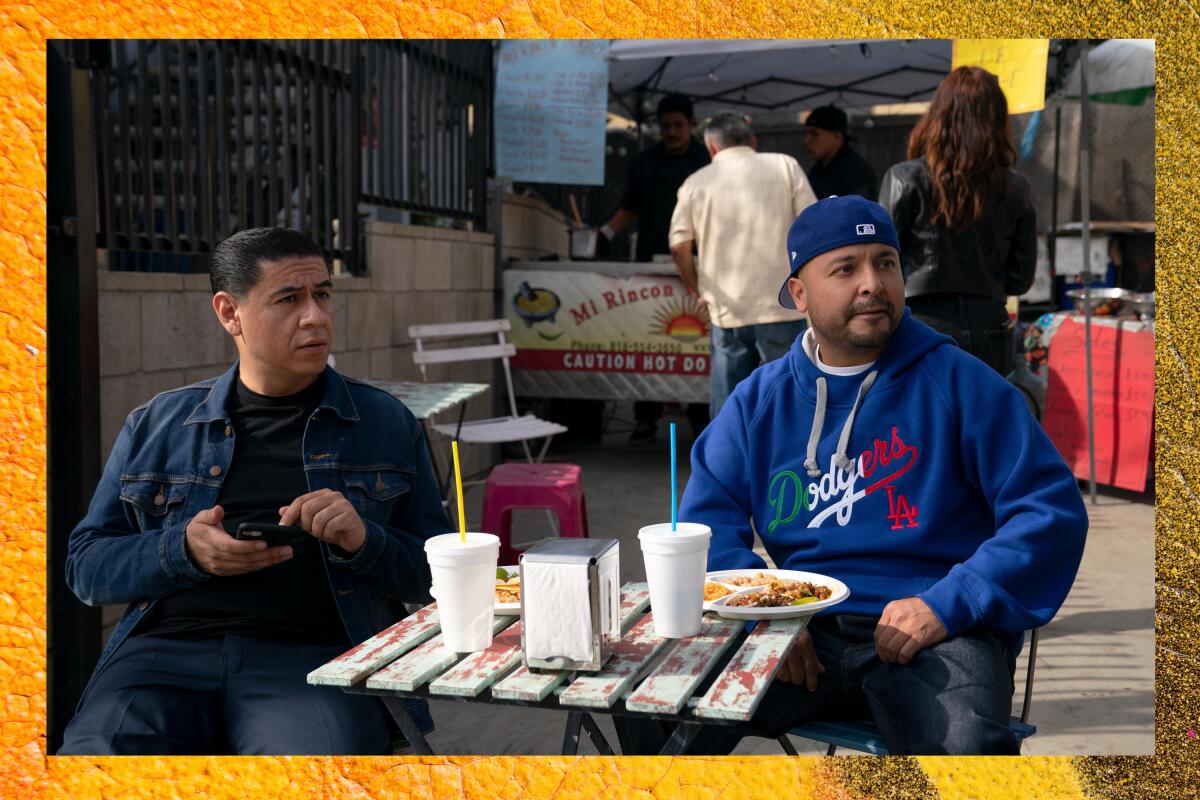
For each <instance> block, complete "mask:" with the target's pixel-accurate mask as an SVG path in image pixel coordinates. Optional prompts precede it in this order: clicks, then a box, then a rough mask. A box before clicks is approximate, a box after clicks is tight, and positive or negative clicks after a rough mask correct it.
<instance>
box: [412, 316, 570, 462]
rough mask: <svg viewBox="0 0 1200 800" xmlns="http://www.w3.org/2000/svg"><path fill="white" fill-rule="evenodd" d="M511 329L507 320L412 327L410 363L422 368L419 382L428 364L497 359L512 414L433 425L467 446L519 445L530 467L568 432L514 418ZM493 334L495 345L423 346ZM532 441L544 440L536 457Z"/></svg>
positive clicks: (526, 417)
mask: <svg viewBox="0 0 1200 800" xmlns="http://www.w3.org/2000/svg"><path fill="white" fill-rule="evenodd" d="M511 328H512V326H511V325H510V324H509V322H508V320H506V319H489V320H481V321H477V322H452V323H448V324H445V325H413V326H411V327H410V328H409V329H408V335H409V336H410V337H412V339H413V342H414V344H415V347H416V349H415V350H414V352H413V362H414V363H416V365H417V366H418V367H420V369H421V379H422V380H426V381H427V380H429V376H428V374H427V372H426V367H427V366H428V365H429V364H451V363H457V362H462V361H485V360H491V359H496V358H498V359H500V362H501V364H502V365H503V367H504V382H505V385H506V388H507V389H508V408H509V411H510V412H511V413H510V415H509V416H507V417H493V418H492V419H481V420H471V421H469V422H463V421H462V420H461V419H460V421H459V422H458V424H456V425H454V424H447V425H434V426H433V428H434V430H436V431H437V432H438V433H441V434H443V435H445V436H449V437H452V438H456V439H458V440H459V441H460V442H467V443H470V444H507V443H509V442H520V443H521V446H522V447H523V448H524V450H525V458H526V460H528V461H529V462H530V463H531V464H534V463H540V462H541V460H542V458H543V457H545V455H546V450H547V448H549V447H550V440H551V439H553V438H554V437H555V436H556V435H558V434H560V433H566V432H567V429H566V428H565V427H564V426H562V425H558V424H556V423H554V422H547V421H546V420H543V419H538V418H537V417H535V416H533V415H532V414H525V415H524V416H518V415H517V401H516V398H515V397H514V396H513V388H512V370H511V368H510V367H509V364H508V360H509V359H510V358H511V357H512V356H514V355H516V353H517V348H516V346H514V345H513V344H512V343H511V342H509V341H508V340H507V339H506V338H505V336H504V334H505V331H508V330H510V329H511ZM488 334H494V335H495V336H496V339H497V341H496V343H495V344H487V345H482V346H473V347H444V348H441V349H435V350H431V349H429V348H428V347H427V346H426V343H427V342H428V341H429V340H431V339H463V338H466V337H470V336H483V335H488ZM532 439H545V441H544V442H543V443H542V447H541V449H540V450H539V451H538V454H537V458H534V456H533V451H531V450H530V449H529V442H530V440H532Z"/></svg>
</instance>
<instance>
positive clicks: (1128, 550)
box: [430, 408, 1154, 755]
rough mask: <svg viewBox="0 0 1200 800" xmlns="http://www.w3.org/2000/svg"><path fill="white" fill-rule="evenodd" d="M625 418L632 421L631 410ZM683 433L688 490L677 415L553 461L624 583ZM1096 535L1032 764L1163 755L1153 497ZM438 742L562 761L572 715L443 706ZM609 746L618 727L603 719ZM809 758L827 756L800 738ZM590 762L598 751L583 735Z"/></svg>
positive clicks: (1037, 705) (662, 498)
mask: <svg viewBox="0 0 1200 800" xmlns="http://www.w3.org/2000/svg"><path fill="white" fill-rule="evenodd" d="M619 411H621V412H626V413H625V414H624V416H626V417H629V416H631V415H630V414H629V413H627V412H628V409H626V408H621V409H619ZM670 421H675V422H676V423H677V431H678V440H679V442H678V443H679V447H680V454H681V456H680V465H679V467H680V469H679V481H680V487H682V486H683V485H684V483H685V482H686V480H687V478H688V475H689V473H690V470H689V467H688V462H687V459H686V454H687V452H688V451H689V448H690V445H691V440H692V437H691V432H690V430H689V427H688V422H687V419H686V417H685V416H684V415H683V414H682V413H679V414H678V415H668V416H667V417H665V418H664V419H663V422H662V424H661V426H660V435H659V440H658V442H657V443H656V444H655V445H654V446H652V447H649V448H646V449H641V450H639V449H633V448H631V447H629V445H628V444H627V442H626V437H627V435H628V434H627V431H628V427H627V426H624V425H622V424H621V422H620V421H617V422H615V423H613V424H610V425H609V430H610V431H612V432H611V433H609V434H607V435H606V436H605V438H604V441H603V442H602V443H599V444H595V445H588V446H585V447H579V448H575V449H563V450H561V451H560V452H558V454H557V455H553V456H551V460H557V461H569V462H573V463H577V464H580V465H581V466H582V467H583V475H584V485H585V488H586V491H587V498H588V512H589V521H590V525H591V535H592V536H593V537H597V538H599V537H605V538H615V539H619V540H620V542H621V578H622V581H629V580H643V579H644V577H645V575H644V569H643V566H642V562H641V554H640V551H639V549H638V543H637V531H638V528H639V527H641V526H642V525H645V524H648V523H651V522H660V521H662V520H666V519H669V518H670V489H669V472H668V456H667V450H668V439H667V435H666V425H667V423H668V422H670ZM482 495H483V492H482V490H481V489H479V488H477V489H474V490H472V491H471V492H470V493H469V494H468V497H467V506H468V515H467V517H468V520H469V521H470V522H472V523H475V524H478V521H479V518H480V503H481V501H482ZM1089 513H1090V516H1091V529H1090V533H1089V537H1088V544H1087V548H1086V551H1085V553H1084V558H1083V564H1082V566H1081V568H1080V571H1079V576H1078V578H1077V579H1076V582H1075V586H1074V588H1073V589H1072V591H1071V594H1070V596H1069V597H1068V598H1067V602H1066V604H1065V605H1064V606H1063V608H1062V610H1061V611H1060V612H1059V614H1058V616H1057V617H1056V618H1055V619H1054V621H1053V622H1051V623H1050V625H1049V626H1047V627H1046V628H1045V629H1044V630H1043V632H1042V635H1041V641H1040V642H1039V648H1038V654H1037V670H1036V677H1035V680H1034V695H1033V703H1032V708H1031V715H1030V721H1031V722H1033V723H1034V724H1036V725H1037V727H1038V733H1037V735H1035V736H1034V737H1033V738H1031V739H1029V740H1028V741H1027V742H1026V744H1025V746H1024V748H1023V750H1022V752H1023V753H1025V754H1029V755H1033V754H1037V755H1067V754H1088V755H1100V754H1105V755H1136V754H1146V755H1150V754H1153V752H1154V508H1153V506H1152V505H1151V504H1150V503H1149V502H1148V501H1147V500H1146V499H1145V498H1144V497H1139V498H1133V499H1131V498H1129V497H1126V496H1122V497H1117V496H1114V495H1110V494H1101V496H1100V497H1099V503H1098V504H1097V505H1096V506H1089ZM515 516H516V519H515V522H516V527H517V528H518V529H519V530H521V531H524V532H525V534H524V536H523V535H522V534H518V537H517V539H518V541H521V540H522V539H523V538H525V537H528V538H534V539H536V538H540V537H541V536H545V535H547V534H548V528H547V524H546V515H545V514H544V513H542V512H518V513H517V514H516V515H515ZM1027 656H1028V653H1027V652H1026V653H1022V654H1021V657H1020V660H1019V661H1018V664H1017V689H1016V694H1015V695H1014V701H1013V702H1014V711H1016V710H1017V709H1019V708H1020V702H1021V698H1022V696H1023V692H1024V676H1025V669H1026V664H1027ZM431 705H432V707H433V715H434V719H435V720H436V722H437V731H436V732H435V733H433V734H432V735H431V736H430V744H431V746H432V747H433V749H434V752H436V753H438V754H439V755H442V754H446V755H449V754H556V753H558V752H560V748H561V744H562V736H563V725H564V724H565V722H566V715H565V714H563V713H561V712H558V711H548V710H539V709H520V708H513V707H503V706H483V705H480V704H476V703H460V702H454V701H435V702H433V703H432V704H431ZM596 720H597V722H598V723H599V725H600V727H601V729H602V730H603V731H604V732H605V736H606V737H607V738H608V740H609V742H610V744H612V746H613V747H614V749H616V736H615V734H614V732H613V728H612V724H611V722H610V721H609V718H608V717H605V716H603V715H596ZM793 742H794V744H795V745H796V749H797V750H798V751H799V752H800V753H801V754H821V753H824V752H825V748H824V746H823V745H820V744H818V743H815V742H809V741H805V740H800V739H794V740H793ZM579 752H580V753H581V754H593V753H595V752H596V751H595V749H594V748H593V747H592V744H591V742H590V741H588V740H587V737H586V736H584V737H583V738H582V739H581V743H580V750H579ZM736 752H737V754H739V755H749V754H764V755H782V752H783V751H782V750H781V748H780V747H779V745H778V743H777V742H775V741H772V740H765V739H746V740H743V742H742V744H741V745H740V747H739V748H738V750H737V751H736Z"/></svg>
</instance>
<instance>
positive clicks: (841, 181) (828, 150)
mask: <svg viewBox="0 0 1200 800" xmlns="http://www.w3.org/2000/svg"><path fill="white" fill-rule="evenodd" d="M804 152H805V154H806V155H807V156H808V157H809V158H811V159H812V166H811V167H809V168H808V182H809V183H810V184H811V185H812V188H813V192H815V193H816V195H817V199H818V200H823V199H825V198H826V197H833V196H835V195H836V196H838V197H845V196H846V195H851V194H857V195H860V196H861V197H865V198H866V199H868V200H874V199H875V170H873V169H871V165H870V164H868V163H867V160H866V159H865V158H863V157H862V156H860V155H859V154H858V153H856V152H855V151H854V148H852V147H851V146H850V132H849V127H848V125H847V121H846V112H845V111H842V110H841V109H840V108H836V107H835V106H821V107H820V108H814V109H813V110H812V111H811V112H810V113H809V115H808V117H807V118H806V119H805V120H804Z"/></svg>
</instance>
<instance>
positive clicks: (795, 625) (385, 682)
mask: <svg viewBox="0 0 1200 800" xmlns="http://www.w3.org/2000/svg"><path fill="white" fill-rule="evenodd" d="M649 605H650V593H649V591H648V589H647V587H646V584H645V583H627V584H625V585H624V586H623V587H621V641H620V643H619V644H617V645H616V647H615V648H614V652H613V654H612V656H611V657H610V658H609V660H608V661H607V662H606V663H605V664H604V666H603V668H602V669H601V670H600V671H599V672H594V673H586V672H573V671H570V670H560V671H537V672H533V671H530V670H528V669H526V668H525V667H524V666H523V665H522V663H521V621H520V617H519V616H501V615H499V614H497V616H496V617H495V620H494V622H493V634H494V635H493V639H492V644H491V646H490V647H488V649H486V650H483V651H481V652H478V653H469V654H466V655H465V656H464V655H459V654H455V653H451V652H449V651H447V650H446V649H445V648H444V647H443V646H442V637H441V635H440V633H439V630H440V629H439V626H438V618H437V605H436V604H431V605H428V606H426V607H424V608H422V609H421V610H420V611H417V612H416V613H414V614H413V615H411V616H409V617H407V618H405V619H403V620H401V621H400V622H397V623H396V624H395V625H392V626H391V627H389V628H388V629H387V630H384V631H382V632H380V633H379V634H377V635H376V636H373V637H371V638H370V639H368V640H367V641H365V642H363V643H362V644H360V645H358V646H356V647H354V648H352V649H351V650H348V651H347V652H345V653H343V654H342V655H340V656H338V657H337V658H335V659H333V660H332V661H330V662H328V663H327V664H324V665H322V666H321V667H318V668H317V669H315V670H313V671H312V672H311V673H309V675H308V682H309V683H310V684H313V685H319V686H336V687H340V688H341V689H343V690H344V691H346V692H351V693H355V694H370V695H376V696H379V697H381V698H383V701H384V703H385V704H387V706H388V708H389V709H390V710H391V711H392V714H393V715H394V716H395V717H396V720H397V722H398V723H399V725H400V728H401V730H402V731H403V733H404V735H405V736H406V737H407V739H408V741H409V744H410V745H411V746H412V749H413V752H414V753H416V754H418V755H431V754H432V752H433V751H432V750H431V749H430V747H429V743H428V742H427V741H426V740H425V737H424V736H423V735H422V733H421V731H420V730H419V729H418V728H417V726H416V724H415V723H414V722H413V721H412V719H411V717H409V715H408V711H407V709H406V708H405V705H404V703H403V702H401V699H402V698H413V697H416V698H422V699H426V700H428V699H435V700H442V699H444V700H458V701H462V702H471V703H481V704H486V705H497V706H505V705H510V706H525V707H533V708H549V709H556V710H558V711H562V712H564V714H565V715H566V719H565V731H564V734H563V742H562V748H561V750H562V754H563V755H575V754H576V753H577V752H578V749H579V737H580V733H581V730H586V731H587V733H588V736H589V737H590V738H591V740H592V742H593V744H594V745H595V746H596V749H597V750H598V751H599V752H600V753H601V754H603V755H612V749H611V747H610V746H609V745H608V743H607V741H605V739H604V737H603V735H602V734H601V732H600V729H599V727H598V726H597V725H596V723H595V720H594V719H593V718H592V716H591V715H593V714H609V715H614V716H630V717H646V718H652V719H659V720H665V721H668V722H672V723H674V724H675V728H674V730H673V732H672V735H671V737H670V739H669V740H668V742H667V744H666V745H665V746H664V748H663V751H662V755H678V754H681V753H683V752H685V751H686V750H687V748H688V746H689V745H690V744H691V743H692V741H693V740H694V739H695V737H696V735H697V734H698V733H699V732H700V730H701V729H702V728H703V727H704V726H705V725H735V724H737V723H739V722H745V721H747V720H749V719H750V718H751V717H752V716H753V715H754V712H755V710H756V709H757V708H758V704H759V702H760V701H761V700H762V698H763V695H764V694H766V691H767V689H768V687H769V686H770V684H771V681H772V680H773V679H774V677H775V673H776V672H777V671H778V669H779V666H780V663H781V662H782V660H783V657H784V656H785V655H786V654H787V652H788V650H789V649H790V648H791V645H792V643H793V642H794V641H795V639H796V637H797V636H798V635H799V634H800V632H801V631H802V630H804V626H805V625H806V624H807V622H808V619H809V618H808V617H803V618H799V619H788V620H773V621H769V622H765V621H764V622H759V623H757V625H755V624H754V623H750V624H747V623H746V622H743V621H741V620H731V619H724V618H722V617H719V616H717V615H715V614H712V613H708V614H705V615H704V619H703V622H702V624H701V628H700V632H699V633H698V634H697V635H695V636H691V637H688V638H685V639H664V638H662V637H659V636H656V635H655V633H654V624H653V610H651V609H649ZM730 653H732V655H729V654H730ZM701 687H707V688H706V689H704V690H703V693H702V694H701V693H700V692H699V691H697V690H698V689H701Z"/></svg>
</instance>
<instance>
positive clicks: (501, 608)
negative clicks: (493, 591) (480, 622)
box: [496, 565, 521, 614]
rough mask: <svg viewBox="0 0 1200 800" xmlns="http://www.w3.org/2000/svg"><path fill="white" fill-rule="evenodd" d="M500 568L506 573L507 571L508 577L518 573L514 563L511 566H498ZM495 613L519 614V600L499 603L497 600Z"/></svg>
mask: <svg viewBox="0 0 1200 800" xmlns="http://www.w3.org/2000/svg"><path fill="white" fill-rule="evenodd" d="M500 569H502V570H504V571H505V572H506V573H508V577H510V578H511V577H513V576H514V575H517V574H519V573H520V570H519V569H518V568H517V567H516V566H515V565H514V566H511V567H500ZM497 575H499V573H497ZM496 613H497V614H520V613H521V604H520V603H519V602H517V603H501V602H498V601H497V603H496Z"/></svg>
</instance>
